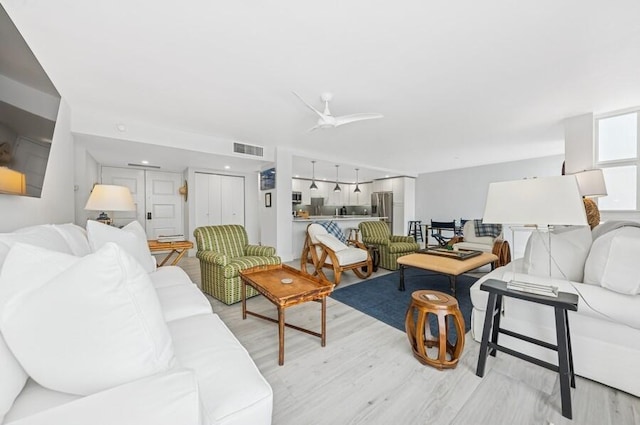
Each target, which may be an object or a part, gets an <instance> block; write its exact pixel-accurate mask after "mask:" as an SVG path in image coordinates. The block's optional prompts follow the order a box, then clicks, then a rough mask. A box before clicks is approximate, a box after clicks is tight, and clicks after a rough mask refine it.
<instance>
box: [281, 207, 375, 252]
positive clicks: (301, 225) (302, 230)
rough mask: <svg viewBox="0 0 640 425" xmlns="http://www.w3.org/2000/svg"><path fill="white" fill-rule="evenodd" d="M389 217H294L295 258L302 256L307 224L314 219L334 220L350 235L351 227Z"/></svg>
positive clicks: (293, 246) (293, 244) (293, 247)
mask: <svg viewBox="0 0 640 425" xmlns="http://www.w3.org/2000/svg"><path fill="white" fill-rule="evenodd" d="M385 218H387V217H372V216H370V215H339V216H335V215H311V216H309V218H301V217H293V220H292V227H293V229H292V232H291V234H292V238H293V239H292V249H293V256H294V258H300V256H301V255H302V247H303V246H304V239H305V237H306V235H305V234H306V232H307V226H308V225H309V224H310V223H312V222H314V221H334V222H335V223H336V224H337V225H338V227H340V229H341V230H342V232H343V233H344V234H345V235H346V236H347V237H349V229H353V228H355V229H357V228H358V224H359V223H361V222H363V221H379V220H382V219H385Z"/></svg>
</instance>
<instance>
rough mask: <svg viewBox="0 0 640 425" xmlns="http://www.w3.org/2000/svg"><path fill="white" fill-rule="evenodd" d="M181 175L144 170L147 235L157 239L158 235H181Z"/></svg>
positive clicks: (182, 230) (182, 223)
mask: <svg viewBox="0 0 640 425" xmlns="http://www.w3.org/2000/svg"><path fill="white" fill-rule="evenodd" d="M181 185H182V176H181V175H180V174H178V173H167V172H161V171H146V172H145V193H146V199H145V201H146V203H145V205H146V216H145V218H146V226H145V229H146V231H147V237H148V238H149V239H158V236H160V235H183V234H184V220H183V214H182V211H183V204H184V198H183V197H182V195H180V193H179V190H180V186H181Z"/></svg>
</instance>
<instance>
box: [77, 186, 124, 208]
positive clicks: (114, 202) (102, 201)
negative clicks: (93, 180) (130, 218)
mask: <svg viewBox="0 0 640 425" xmlns="http://www.w3.org/2000/svg"><path fill="white" fill-rule="evenodd" d="M84 209H85V210H90V211H135V209H136V206H135V204H134V203H133V197H132V196H131V191H130V190H129V188H128V187H125V186H114V185H109V184H97V185H95V186H94V187H93V191H92V192H91V195H89V200H88V201H87V204H86V205H85V206H84Z"/></svg>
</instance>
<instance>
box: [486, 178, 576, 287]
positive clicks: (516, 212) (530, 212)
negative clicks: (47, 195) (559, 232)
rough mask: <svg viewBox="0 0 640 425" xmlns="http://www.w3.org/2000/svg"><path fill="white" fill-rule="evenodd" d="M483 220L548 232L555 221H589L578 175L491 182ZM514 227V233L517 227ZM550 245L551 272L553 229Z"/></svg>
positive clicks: (565, 222) (572, 223) (556, 222)
mask: <svg viewBox="0 0 640 425" xmlns="http://www.w3.org/2000/svg"><path fill="white" fill-rule="evenodd" d="M482 222H483V223H495V224H507V225H523V226H525V227H526V228H530V229H534V230H538V231H540V230H542V231H547V232H549V231H550V230H551V229H552V227H553V226H554V225H577V226H586V225H587V224H588V223H587V216H586V213H585V209H584V204H583V202H582V197H581V196H580V190H579V187H578V182H577V180H576V177H575V176H574V175H565V176H553V177H541V178H531V179H524V180H515V181H506V182H497V183H491V184H490V185H489V192H488V194H487V203H486V206H485V210H484V216H483V217H482ZM511 231H512V233H513V227H511ZM548 247H549V273H551V258H552V257H551V234H550V233H549V234H548ZM511 283H513V284H515V283H516V282H511ZM517 284H522V282H517ZM536 286H537V285H536ZM541 286H545V285H541ZM547 288H549V287H548V286H545V289H543V292H547V291H548V289H547ZM513 289H517V288H515V287H514V288H513ZM523 290H525V289H523ZM556 290H557V288H556ZM529 292H533V290H531V291H529ZM545 295H553V294H551V293H549V294H545Z"/></svg>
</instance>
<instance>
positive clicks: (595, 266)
mask: <svg viewBox="0 0 640 425" xmlns="http://www.w3.org/2000/svg"><path fill="white" fill-rule="evenodd" d="M600 226H603V227H602V228H601V229H598V227H596V228H594V230H593V234H592V232H590V231H589V230H588V228H586V227H585V228H578V229H575V228H572V229H562V230H561V231H559V232H556V234H552V240H551V252H552V254H553V261H554V264H553V265H552V273H551V277H549V265H548V264H549V257H548V251H547V248H546V245H547V244H546V242H545V240H546V239H547V237H546V236H545V235H542V236H540V235H535V234H534V235H532V236H531V237H530V238H529V241H528V243H527V249H526V251H525V256H524V258H520V259H518V260H516V261H514V262H513V263H511V264H508V265H506V266H504V267H500V268H497V269H495V270H493V271H492V272H491V273H488V274H487V275H485V276H483V277H482V278H481V279H479V280H478V281H477V282H476V283H475V284H474V285H473V286H472V287H471V291H470V292H471V301H472V303H473V311H472V315H471V322H472V324H471V332H472V336H473V338H474V339H475V340H476V341H478V342H480V341H481V339H482V329H483V325H484V319H485V312H486V306H487V298H488V293H487V292H485V291H481V290H480V285H481V284H482V282H484V281H485V280H487V279H498V280H503V281H508V280H510V279H512V278H514V277H515V280H520V281H528V282H537V283H547V284H548V283H550V282H551V284H552V285H555V286H558V287H559V290H560V291H564V292H570V293H575V294H578V297H579V303H578V311H577V312H569V328H570V337H571V344H572V349H573V359H574V367H575V373H576V374H577V375H579V376H582V377H585V378H589V379H591V380H594V381H597V382H600V383H603V384H605V385H608V386H610V387H614V388H617V389H620V390H622V391H625V392H628V393H630V394H633V395H635V396H640V368H639V367H638V359H640V295H638V292H640V262H639V261H638V258H640V228H638V227H636V226H638V224H637V223H636V224H633V223H627V225H626V226H622V225H616V224H615V223H608V225H605V224H602V225H600ZM592 237H593V239H592ZM500 320H501V321H500V326H501V327H503V328H506V329H509V330H512V331H515V332H518V333H520V334H524V335H528V336H532V337H534V338H538V339H541V340H544V341H549V342H551V343H555V322H554V314H553V309H552V308H551V307H548V306H541V305H539V304H534V303H531V302H526V301H522V300H518V299H514V298H509V297H504V298H503V312H502V317H501V319H500ZM499 342H500V344H501V345H504V346H506V347H509V348H512V349H515V350H517V351H519V352H523V353H526V354H528V355H530V356H533V357H535V358H539V359H542V360H545V361H547V362H550V363H553V364H557V353H555V352H554V351H551V350H547V349H545V348H542V347H539V346H537V345H533V344H529V343H526V342H523V341H521V340H518V339H515V338H511V337H509V336H508V335H504V334H501V335H500V337H499ZM500 355H507V354H503V353H498V356H500ZM489 361H491V360H489Z"/></svg>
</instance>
